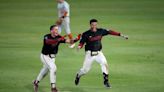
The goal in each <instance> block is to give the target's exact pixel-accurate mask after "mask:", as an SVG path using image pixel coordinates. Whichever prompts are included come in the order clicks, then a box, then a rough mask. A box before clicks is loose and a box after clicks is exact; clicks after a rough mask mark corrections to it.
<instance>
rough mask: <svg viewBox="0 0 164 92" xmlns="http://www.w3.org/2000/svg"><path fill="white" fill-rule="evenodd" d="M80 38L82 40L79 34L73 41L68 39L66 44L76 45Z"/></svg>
mask: <svg viewBox="0 0 164 92" xmlns="http://www.w3.org/2000/svg"><path fill="white" fill-rule="evenodd" d="M80 38H81V34H78V35H77V37H76V38H75V39H73V40H70V39H66V43H70V44H73V43H76V42H77V41H79V40H80Z"/></svg>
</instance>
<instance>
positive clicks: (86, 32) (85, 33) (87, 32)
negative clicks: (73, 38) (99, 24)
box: [83, 30, 91, 35]
mask: <svg viewBox="0 0 164 92" xmlns="http://www.w3.org/2000/svg"><path fill="white" fill-rule="evenodd" d="M90 32H91V30H87V31H85V32H83V34H84V35H87V34H90Z"/></svg>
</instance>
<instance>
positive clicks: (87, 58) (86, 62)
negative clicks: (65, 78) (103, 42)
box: [78, 51, 108, 76]
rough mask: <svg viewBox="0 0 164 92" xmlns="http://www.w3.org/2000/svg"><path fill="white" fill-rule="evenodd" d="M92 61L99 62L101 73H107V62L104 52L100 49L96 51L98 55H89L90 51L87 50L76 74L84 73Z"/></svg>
mask: <svg viewBox="0 0 164 92" xmlns="http://www.w3.org/2000/svg"><path fill="white" fill-rule="evenodd" d="M93 61H96V62H97V63H99V64H100V66H101V70H102V72H103V73H105V74H108V64H107V60H106V58H105V56H104V54H103V53H102V52H101V51H98V55H95V56H91V51H87V52H86V55H85V60H84V63H83V67H82V68H81V69H80V71H79V72H78V75H79V76H82V75H84V74H86V73H87V72H88V71H89V70H90V69H91V66H92V63H93Z"/></svg>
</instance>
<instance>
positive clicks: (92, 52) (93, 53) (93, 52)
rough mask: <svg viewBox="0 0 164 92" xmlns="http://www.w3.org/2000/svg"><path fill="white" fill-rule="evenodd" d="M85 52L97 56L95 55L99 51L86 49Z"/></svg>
mask: <svg viewBox="0 0 164 92" xmlns="http://www.w3.org/2000/svg"><path fill="white" fill-rule="evenodd" d="M86 52H88V53H90V54H91V56H97V55H98V54H99V52H100V51H90V50H88V51H86Z"/></svg>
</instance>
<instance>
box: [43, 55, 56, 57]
mask: <svg viewBox="0 0 164 92" xmlns="http://www.w3.org/2000/svg"><path fill="white" fill-rule="evenodd" d="M43 55H46V56H49V57H50V58H55V57H56V54H43Z"/></svg>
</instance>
